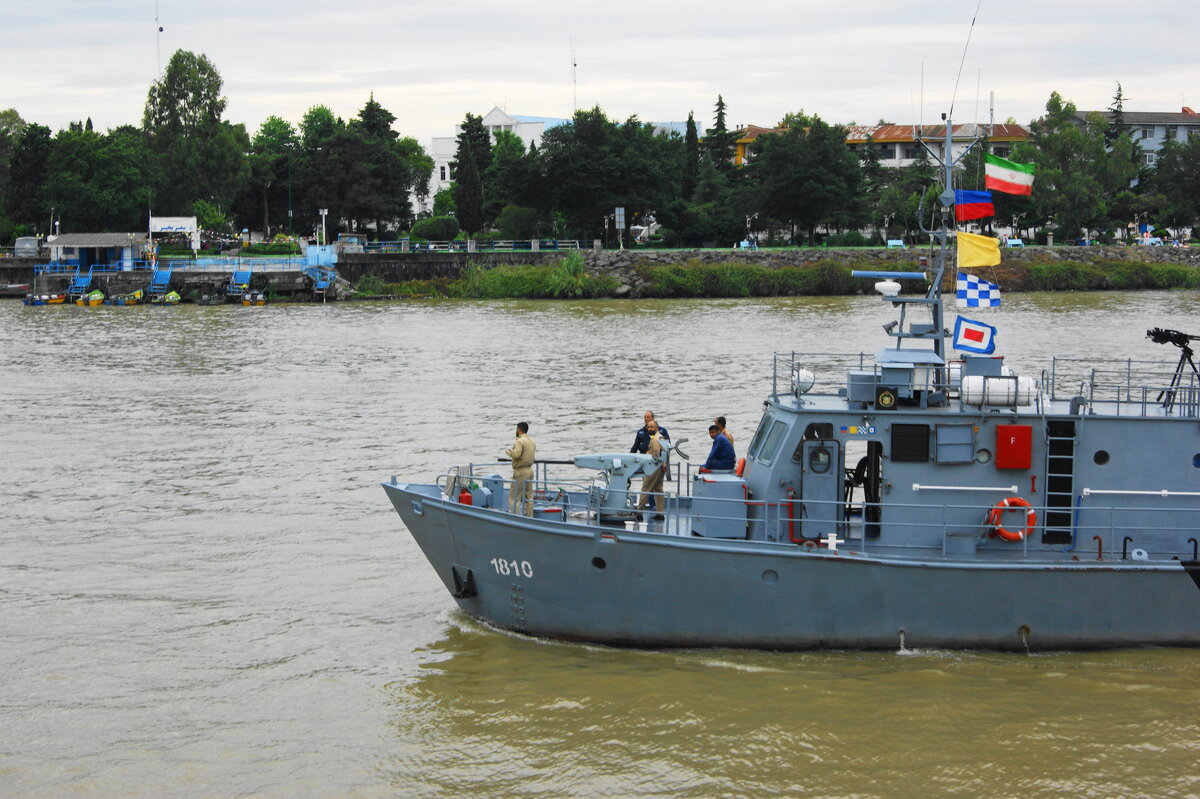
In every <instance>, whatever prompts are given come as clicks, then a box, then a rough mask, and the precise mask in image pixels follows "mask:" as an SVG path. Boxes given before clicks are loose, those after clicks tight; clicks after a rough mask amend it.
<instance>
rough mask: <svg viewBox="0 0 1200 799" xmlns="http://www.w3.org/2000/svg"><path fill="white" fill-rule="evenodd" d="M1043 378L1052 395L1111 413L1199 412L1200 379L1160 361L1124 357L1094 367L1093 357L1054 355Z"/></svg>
mask: <svg viewBox="0 0 1200 799" xmlns="http://www.w3.org/2000/svg"><path fill="white" fill-rule="evenodd" d="M1042 383H1043V385H1044V386H1045V387H1046V391H1047V393H1048V394H1049V396H1050V398H1051V399H1054V400H1064V401H1065V400H1071V401H1074V402H1080V403H1083V404H1084V405H1085V406H1086V407H1087V408H1088V409H1089V410H1090V411H1091V412H1094V413H1103V414H1105V415H1115V416H1146V415H1150V414H1156V415H1157V414H1161V413H1162V412H1163V409H1164V408H1165V409H1167V410H1168V411H1169V412H1170V413H1171V414H1172V415H1176V416H1182V417H1195V416H1200V379H1198V378H1197V376H1196V374H1195V373H1194V372H1190V371H1182V372H1179V371H1177V369H1176V367H1174V366H1172V365H1171V364H1169V363H1167V362H1164V361H1135V360H1125V361H1118V362H1113V363H1111V364H1108V365H1105V366H1102V367H1097V366H1096V362H1095V361H1094V360H1084V359H1079V358H1058V357H1056V358H1054V359H1053V361H1052V362H1051V366H1050V370H1049V371H1048V372H1043V374H1042Z"/></svg>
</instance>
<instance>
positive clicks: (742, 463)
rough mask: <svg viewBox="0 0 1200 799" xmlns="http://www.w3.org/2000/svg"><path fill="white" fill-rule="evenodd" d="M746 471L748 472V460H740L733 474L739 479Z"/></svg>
mask: <svg viewBox="0 0 1200 799" xmlns="http://www.w3.org/2000/svg"><path fill="white" fill-rule="evenodd" d="M744 471H746V459H745V458H738V462H737V468H736V469H734V470H733V473H734V474H736V475H737V476H738V477H741V476H742V472H744Z"/></svg>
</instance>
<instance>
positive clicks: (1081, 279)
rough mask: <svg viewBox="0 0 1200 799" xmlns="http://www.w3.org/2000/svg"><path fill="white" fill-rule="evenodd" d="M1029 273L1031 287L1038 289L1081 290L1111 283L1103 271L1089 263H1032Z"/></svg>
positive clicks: (1103, 286) (1106, 286) (1101, 286)
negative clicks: (1031, 279) (1031, 280)
mask: <svg viewBox="0 0 1200 799" xmlns="http://www.w3.org/2000/svg"><path fill="white" fill-rule="evenodd" d="M1029 273H1030V275H1031V277H1032V278H1033V287H1034V288H1035V289H1037V290H1039V291H1083V290H1085V289H1089V288H1091V289H1102V288H1108V287H1109V286H1110V285H1111V283H1110V281H1109V280H1108V278H1107V277H1105V275H1104V273H1103V272H1101V271H1100V270H1099V269H1097V268H1096V267H1094V266H1091V265H1089V264H1077V263H1055V264H1033V265H1032V266H1030V267H1029Z"/></svg>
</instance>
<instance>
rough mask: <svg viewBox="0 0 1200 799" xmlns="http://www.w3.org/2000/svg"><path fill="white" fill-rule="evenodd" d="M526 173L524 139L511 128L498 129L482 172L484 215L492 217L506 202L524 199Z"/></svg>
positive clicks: (491, 218) (511, 202) (512, 202)
mask: <svg viewBox="0 0 1200 799" xmlns="http://www.w3.org/2000/svg"><path fill="white" fill-rule="evenodd" d="M528 177H529V176H528V162H527V161H526V159H525V143H524V142H522V141H521V138H520V137H519V136H517V134H515V133H513V132H511V131H507V130H502V131H498V132H497V133H496V144H495V145H494V146H493V147H492V160H491V162H490V163H489V164H488V165H487V169H485V170H484V175H483V216H484V218H485V219H489V220H494V219H496V218H497V216H498V215H499V214H500V211H501V210H502V209H503V208H505V207H506V206H510V205H520V204H521V203H522V202H524V200H525V198H526V196H527V193H528V188H527V183H528Z"/></svg>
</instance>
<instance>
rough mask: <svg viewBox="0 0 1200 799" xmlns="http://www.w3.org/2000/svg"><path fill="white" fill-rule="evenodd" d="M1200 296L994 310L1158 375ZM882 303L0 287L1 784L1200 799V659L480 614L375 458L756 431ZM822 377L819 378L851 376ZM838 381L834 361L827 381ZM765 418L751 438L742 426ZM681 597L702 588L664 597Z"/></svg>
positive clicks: (415, 472) (31, 792) (1041, 303)
mask: <svg viewBox="0 0 1200 799" xmlns="http://www.w3.org/2000/svg"><path fill="white" fill-rule="evenodd" d="M1197 299H1198V297H1197V295H1195V294H1194V293H1157V292H1156V293H1141V294H1122V293H1113V294H1058V295H1037V294H1032V295H1011V296H1008V297H1006V300H1005V306H1004V307H1003V308H1002V309H1000V310H999V311H992V312H986V311H985V312H979V313H978V314H974V316H975V318H979V319H983V320H985V321H989V322H991V323H993V324H997V325H999V326H1000V335H999V338H998V342H999V346H1000V350H1001V351H1002V352H1004V353H1007V354H1008V355H1009V362H1010V363H1011V364H1013V365H1014V366H1016V367H1017V368H1018V369H1019V370H1022V371H1025V372H1026V373H1030V372H1033V371H1036V370H1040V369H1041V368H1042V367H1043V366H1046V365H1047V364H1046V361H1047V360H1048V358H1049V356H1050V355H1052V354H1081V355H1090V356H1093V357H1118V356H1119V357H1134V358H1139V359H1162V360H1165V361H1171V362H1173V361H1174V359H1175V358H1176V357H1177V353H1176V352H1175V351H1174V349H1173V348H1164V347H1160V346H1157V345H1154V344H1152V343H1150V342H1149V341H1148V340H1146V339H1145V338H1144V333H1145V330H1146V328H1148V327H1152V326H1161V327H1174V328H1178V329H1181V330H1184V331H1188V332H1192V333H1200V324H1197V323H1195V322H1194V321H1192V320H1194V319H1195V318H1196V313H1195V309H1196V307H1197ZM891 318H892V316H891V314H890V309H889V308H887V307H885V306H883V305H882V304H881V303H879V302H878V300H875V299H873V298H830V299H819V298H818V299H813V298H808V299H770V300H717V301H711V300H710V301H676V302H664V301H639V302H578V303H572V302H562V303H543V302H409V303H391V304H340V305H330V306H323V307H322V306H274V307H271V306H269V307H266V308H241V307H221V308H200V307H195V306H182V307H176V308H151V307H135V308H93V309H83V308H73V307H71V308H62V307H59V308H25V307H23V306H20V305H18V304H15V303H4V304H0V333H2V334H3V339H4V341H5V345H4V347H3V351H2V352H0V363H2V365H3V369H2V371H0V375H3V380H2V382H0V403H2V407H3V409H4V419H5V424H4V437H3V444H2V445H0V446H2V448H3V449H2V451H3V453H4V457H3V461H2V462H3V464H4V475H5V477H6V479H5V480H3V481H0V508H2V510H0V797H43V796H83V797H110V796H134V797H143V796H144V797H162V796H170V797H207V796H222V797H225V796H263V797H327V796H349V797H377V796H429V797H440V796H473V797H500V796H520V797H526V796H538V797H560V796H579V797H587V796H620V797H661V796H682V797H742V796H745V797H760V796H814V797H815V796H820V797H908V796H912V797H927V796H971V797H993V796H997V797H999V796H1013V797H1017V796H1062V797H1078V796H1087V797H1093V796H1094V797H1110V796H1113V797H1115V796H1121V797H1126V796H1130V797H1137V796H1142V797H1175V796H1181V797H1183V796H1200V771H1198V770H1197V763H1200V652H1196V651H1193V650H1130V651H1118V652H1108V653H1052V654H1046V655H1038V656H1034V657H1029V656H1019V655H1008V654H993V653H980V652H946V651H925V652H922V651H909V652H890V653H842V652H828V653H809V654H778V653H761V652H741V651H727V650H707V651H705V650H698V651H683V652H679V651H667V652H659V651H625V650H613V649H607V648H601V647H592V646H583V645H577V644H563V643H556V642H547V641H539V640H533V639H528V638H522V637H517V636H512V635H508V634H503V633H499V632H496V631H493V630H490V629H487V628H484V627H481V626H480V625H478V624H477V623H475V622H472V621H469V620H467V619H464V618H463V617H461V616H460V615H458V614H457V613H456V612H455V611H454V610H453V609H452V608H453V602H452V600H451V599H450V597H449V596H448V595H447V594H446V592H445V590H444V588H443V587H442V585H441V583H440V581H438V580H437V579H436V577H435V576H434V575H433V574H432V573H431V572H430V570H429V568H428V566H427V564H426V563H425V561H424V559H423V557H422V556H421V554H420V552H419V551H418V549H417V547H416V546H415V545H414V544H413V543H412V542H411V540H410V539H409V538H408V536H407V535H406V534H405V532H404V530H403V527H402V525H401V524H400V522H399V519H398V518H396V516H395V514H394V513H393V512H392V511H391V509H390V506H389V504H388V503H387V501H386V498H385V497H384V495H383V492H382V490H381V489H380V488H379V487H378V481H379V480H380V479H383V478H386V477H387V476H389V475H391V474H400V475H404V476H407V477H417V478H421V477H425V476H431V475H432V473H433V472H434V471H437V470H441V469H444V468H445V467H447V466H449V465H450V464H453V463H458V462H462V461H465V460H469V459H471V458H475V459H484V458H490V457H495V456H497V455H499V454H500V452H501V450H502V449H503V448H504V447H505V446H507V445H508V443H509V441H510V437H511V436H510V434H511V429H512V424H513V422H514V421H516V420H518V419H528V420H529V421H530V422H531V423H532V426H533V430H532V433H533V435H534V437H535V438H536V439H537V441H538V443H539V454H541V455H542V456H543V457H549V458H553V457H567V456H569V455H571V454H573V453H574V452H577V451H585V450H590V451H602V450H611V449H612V448H613V447H627V446H628V444H629V441H631V440H632V435H633V431H634V429H635V428H636V427H637V426H639V424H640V415H641V411H642V410H643V409H645V408H646V407H650V408H653V409H654V410H655V411H657V412H658V414H659V417H660V419H662V421H663V422H664V423H665V424H667V425H668V427H670V429H671V432H672V435H673V437H675V438H676V439H678V438H679V437H682V436H683V435H690V436H691V437H692V438H693V440H694V441H699V440H702V438H703V435H704V433H703V431H704V428H705V427H706V426H707V423H708V421H709V420H710V419H711V418H712V417H713V416H714V415H716V414H724V415H725V416H727V417H729V424H730V428H731V430H733V432H734V433H735V434H738V435H739V437H745V436H748V435H749V434H750V433H751V432H752V430H753V427H754V425H755V423H756V421H757V415H758V410H759V408H760V403H761V400H762V397H763V395H764V394H765V392H766V390H767V388H768V387H769V382H768V381H769V377H770V353H771V352H772V351H774V350H791V349H796V350H805V351H807V350H819V351H836V352H847V351H857V350H858V349H867V350H875V349H878V348H880V347H882V346H883V345H884V337H883V335H882V332H881V331H880V329H879V325H880V324H882V323H883V322H886V321H888V320H889V319H891ZM835 377H836V376H833V375H829V376H825V375H818V379H819V380H822V379H825V380H827V381H833V380H834V379H835ZM828 384H829V383H826V385H828ZM743 440H748V439H743ZM680 590H687V587H686V586H683V585H681V586H680Z"/></svg>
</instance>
